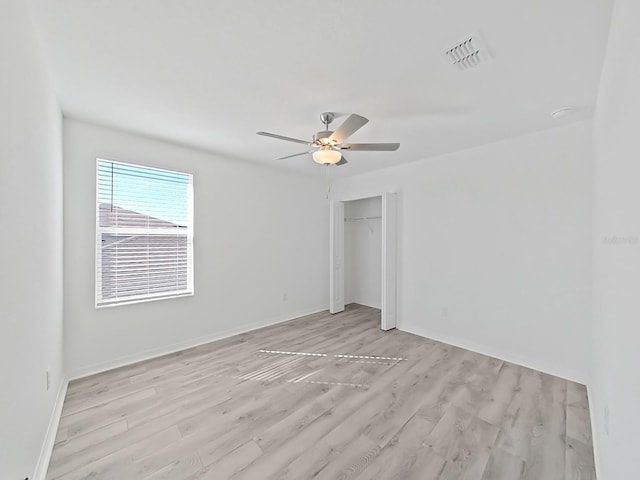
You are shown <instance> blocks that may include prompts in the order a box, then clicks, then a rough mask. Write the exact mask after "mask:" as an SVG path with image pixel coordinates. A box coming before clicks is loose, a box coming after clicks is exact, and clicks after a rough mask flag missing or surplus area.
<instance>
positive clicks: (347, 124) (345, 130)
mask: <svg viewBox="0 0 640 480" xmlns="http://www.w3.org/2000/svg"><path fill="white" fill-rule="evenodd" d="M368 121H369V120H368V119H366V118H364V117H361V116H360V115H356V114H355V113H352V114H351V115H349V117H348V118H347V119H346V120H345V121H344V122H342V125H340V126H339V127H338V129H337V130H336V131H335V132H333V133H332V134H331V136H330V137H329V140H335V141H336V142H337V143H342V142H343V141H345V140H346V139H347V138H348V137H350V136H351V135H353V134H354V133H355V132H357V131H358V130H360V128H362V127H363V126H364V125H366V123H367V122H368Z"/></svg>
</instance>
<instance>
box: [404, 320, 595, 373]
mask: <svg viewBox="0 0 640 480" xmlns="http://www.w3.org/2000/svg"><path fill="white" fill-rule="evenodd" d="M398 330H402V331H403V332H407V333H413V334H414V335H419V336H420V337H425V338H430V339H432V340H437V341H438V342H443V343H447V344H449V345H453V346H454V347H459V348H464V349H465V350H470V351H472V352H476V353H480V354H482V355H487V356H489V357H493V358H497V359H499V360H504V361H506V362H509V363H514V364H516V365H521V366H523V367H527V368H531V369H533V370H538V371H539V372H543V373H547V374H549V375H553V376H554V377H560V378H564V379H567V380H571V381H572V382H576V383H581V384H586V383H587V382H586V380H587V379H586V378H584V376H583V375H581V374H579V373H578V372H574V371H569V370H565V369H563V368H557V367H556V366H555V365H545V364H544V363H543V362H539V361H531V359H528V358H524V357H520V356H518V355H517V354H513V353H511V352H506V351H498V350H497V349H494V348H491V347H488V346H486V345H478V344H475V343H473V342H469V341H467V340H464V339H459V338H454V337H450V336H448V335H441V334H438V333H434V332H429V331H427V330H426V329H423V328H421V327H417V328H416V327H415V326H412V327H408V328H407V327H405V325H399V326H398Z"/></svg>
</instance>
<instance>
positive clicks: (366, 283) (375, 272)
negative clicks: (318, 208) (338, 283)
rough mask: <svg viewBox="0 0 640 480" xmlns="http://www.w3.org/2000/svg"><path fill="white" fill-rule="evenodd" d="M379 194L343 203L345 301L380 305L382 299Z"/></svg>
mask: <svg viewBox="0 0 640 480" xmlns="http://www.w3.org/2000/svg"><path fill="white" fill-rule="evenodd" d="M381 215H382V197H373V198H366V199H362V200H353V201H350V202H345V206H344V216H345V218H347V219H349V218H356V217H360V218H361V217H378V218H375V219H370V220H355V221H350V220H347V221H346V222H345V225H344V285H345V303H347V304H348V303H353V302H355V303H359V304H360V305H368V306H369V307H374V308H380V305H381V301H382V219H381Z"/></svg>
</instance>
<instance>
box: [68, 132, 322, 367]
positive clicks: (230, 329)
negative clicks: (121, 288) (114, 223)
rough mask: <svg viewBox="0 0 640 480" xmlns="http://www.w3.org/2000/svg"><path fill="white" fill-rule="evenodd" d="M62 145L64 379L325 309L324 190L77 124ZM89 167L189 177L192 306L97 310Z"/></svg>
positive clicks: (167, 303)
mask: <svg viewBox="0 0 640 480" xmlns="http://www.w3.org/2000/svg"><path fill="white" fill-rule="evenodd" d="M64 144H65V154H64V195H65V197H64V213H65V223H64V225H65V230H64V238H65V340H66V362H67V368H68V374H69V376H70V377H75V376H78V375H83V374H87V373H90V372H95V371H99V370H103V369H106V368H110V367H112V366H115V365H120V364H124V363H129V362H131V361H134V360H138V359H141V358H146V357H149V356H155V355H158V354H160V353H164V352H168V351H172V350H176V349H180V348H183V347H186V346H189V345H192V344H195V343H199V342H204V341H207V340H211V339H215V338H219V337H221V336H224V335H230V334H233V333H236V332H239V331H243V330H247V329H251V328H255V327H257V326H261V325H264V324H267V323H273V322H276V321H279V320H284V319H289V318H292V317H296V316H299V315H303V314H306V313H310V312H314V311H319V310H322V309H326V308H327V302H328V295H329V294H328V282H327V278H328V261H329V260H328V235H327V224H328V203H327V200H326V185H324V183H323V181H322V180H316V179H312V178H307V177H302V176H298V175H294V174H289V173H282V172H280V171H277V170H274V169H269V168H265V167H260V166H255V165H252V164H248V163H245V162H235V161H231V160H227V159H223V158H219V157H216V156H214V155H211V154H209V153H205V152H201V151H196V150H191V149H188V148H185V147H181V146H177V145H172V144H168V143H164V142H161V141H159V140H154V139H150V138H145V137H140V136H136V135H132V134H128V133H124V132H120V131H116V130H111V129H108V128H103V127H98V126H93V125H89V124H86V123H82V122H79V121H74V120H65V122H64ZM96 157H101V158H106V159H110V160H119V161H125V162H133V163H141V164H145V165H153V166H157V167H160V168H163V167H165V168H171V169H175V170H182V171H186V172H192V173H194V192H195V199H194V211H195V214H194V215H195V216H194V223H195V240H194V255H195V257H194V258H195V295H194V296H193V297H185V298H177V299H169V300H161V301H155V302H148V303H140V304H135V305H122V306H116V307H108V308H102V309H96V308H95V307H94V298H95V297H94V288H95V286H94V285H95V283H94V275H95V269H94V263H95V261H94V253H95V252H94V239H95V159H96ZM285 294H286V296H287V299H286V300H285V299H284V295H285Z"/></svg>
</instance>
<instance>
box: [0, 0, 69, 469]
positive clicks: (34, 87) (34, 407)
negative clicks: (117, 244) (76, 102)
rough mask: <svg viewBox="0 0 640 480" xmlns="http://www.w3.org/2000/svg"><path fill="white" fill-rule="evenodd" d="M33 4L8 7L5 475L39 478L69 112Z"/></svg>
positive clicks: (0, 40) (2, 87)
mask: <svg viewBox="0 0 640 480" xmlns="http://www.w3.org/2000/svg"><path fill="white" fill-rule="evenodd" d="M26 4H27V2H24V1H22V0H8V1H5V2H3V3H2V9H1V10H2V13H1V14H0V231H2V235H1V236H0V265H1V266H2V273H1V276H0V305H1V313H0V478H2V479H7V480H9V479H11V480H13V479H20V480H21V479H24V478H25V477H27V476H29V477H30V478H34V474H35V473H34V472H35V470H36V465H37V463H38V459H39V456H40V453H41V450H42V447H43V445H44V444H45V443H46V442H45V437H46V432H47V427H48V425H49V422H50V420H51V418H52V417H56V416H55V415H54V407H55V405H56V396H57V395H58V393H59V390H60V388H61V387H63V386H64V385H65V382H64V379H63V372H62V148H61V135H62V132H61V124H62V119H61V114H60V110H59V108H58V106H57V103H56V101H55V99H54V96H53V94H52V92H51V90H50V89H49V84H48V79H47V75H46V71H45V68H44V63H43V60H42V57H41V55H40V51H39V48H38V44H37V41H36V36H35V33H34V29H33V26H32V24H31V20H30V16H29V13H30V12H28V11H27V7H26ZM47 368H50V371H51V388H50V389H49V390H48V391H47V389H46V370H47ZM53 433H55V432H53ZM50 438H52V437H50ZM44 450H46V448H45V449H44ZM44 457H47V454H46V452H45V453H44V455H43V459H42V461H41V462H40V463H41V464H42V463H44V462H46V460H47V458H44ZM45 466H46V465H45Z"/></svg>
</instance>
